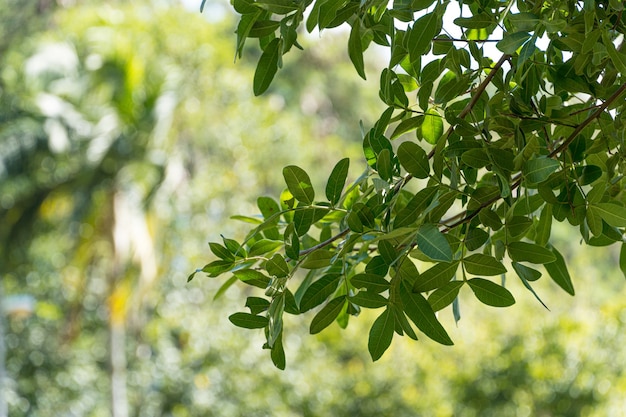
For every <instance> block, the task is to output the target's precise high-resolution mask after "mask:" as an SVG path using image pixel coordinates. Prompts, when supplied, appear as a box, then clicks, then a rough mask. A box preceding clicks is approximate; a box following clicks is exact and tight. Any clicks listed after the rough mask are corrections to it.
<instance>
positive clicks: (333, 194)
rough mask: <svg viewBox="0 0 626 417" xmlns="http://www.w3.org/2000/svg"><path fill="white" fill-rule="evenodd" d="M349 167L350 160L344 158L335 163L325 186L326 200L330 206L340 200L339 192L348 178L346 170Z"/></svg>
mask: <svg viewBox="0 0 626 417" xmlns="http://www.w3.org/2000/svg"><path fill="white" fill-rule="evenodd" d="M349 167H350V158H344V159H342V160H341V161H339V162H337V165H335V167H334V168H333V170H332V172H331V173H330V177H329V178H328V183H327V184H326V198H328V201H330V203H331V204H333V205H335V204H337V203H338V202H339V199H340V198H341V192H342V191H343V187H344V185H345V183H346V178H347V177H348V168H349Z"/></svg>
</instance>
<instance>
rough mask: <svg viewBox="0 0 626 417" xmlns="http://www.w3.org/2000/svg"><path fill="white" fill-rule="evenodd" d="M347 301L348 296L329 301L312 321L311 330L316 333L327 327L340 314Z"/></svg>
mask: <svg viewBox="0 0 626 417" xmlns="http://www.w3.org/2000/svg"><path fill="white" fill-rule="evenodd" d="M345 303H346V296H345V295H342V296H341V297H337V298H334V299H332V300H330V301H329V302H328V304H326V305H325V306H324V307H323V308H322V309H321V310H320V311H319V312H318V313H317V314H316V315H315V317H313V320H312V321H311V326H310V327H309V332H310V333H311V334H316V333H319V332H321V331H322V330H324V329H325V328H327V327H328V326H330V325H331V324H332V322H333V321H335V319H336V318H337V316H339V313H341V310H343V308H344V305H345Z"/></svg>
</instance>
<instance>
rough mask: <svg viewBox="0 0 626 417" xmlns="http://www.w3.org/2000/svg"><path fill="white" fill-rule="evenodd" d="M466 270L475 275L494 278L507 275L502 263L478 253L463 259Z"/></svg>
mask: <svg viewBox="0 0 626 417" xmlns="http://www.w3.org/2000/svg"><path fill="white" fill-rule="evenodd" d="M463 266H464V267H465V270H466V271H467V272H469V273H470V274H473V275H483V276H492V275H500V274H505V273H506V268H505V267H504V265H502V262H500V261H498V260H497V259H496V258H494V257H493V256H489V255H483V254H482V253H476V254H474V255H470V256H468V257H466V258H464V259H463Z"/></svg>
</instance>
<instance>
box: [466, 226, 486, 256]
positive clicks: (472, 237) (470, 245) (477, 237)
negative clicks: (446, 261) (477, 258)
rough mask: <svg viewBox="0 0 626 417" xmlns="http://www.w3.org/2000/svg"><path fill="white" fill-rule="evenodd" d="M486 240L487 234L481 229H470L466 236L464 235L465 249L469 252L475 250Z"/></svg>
mask: <svg viewBox="0 0 626 417" xmlns="http://www.w3.org/2000/svg"><path fill="white" fill-rule="evenodd" d="M487 239H489V233H487V232H485V231H484V230H483V229H479V228H476V229H471V230H470V231H469V232H467V235H465V247H466V248H467V250H469V251H473V250H476V249H478V248H480V247H481V246H482V245H484V244H485V242H487Z"/></svg>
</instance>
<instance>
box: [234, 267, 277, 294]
mask: <svg viewBox="0 0 626 417" xmlns="http://www.w3.org/2000/svg"><path fill="white" fill-rule="evenodd" d="M233 275H234V276H236V277H237V279H239V280H241V281H242V282H245V283H246V284H249V285H253V286H255V287H258V288H262V289H265V288H267V285H268V284H269V282H270V277H268V276H267V275H265V274H263V273H262V272H259V271H256V270H254V269H239V270H237V271H233Z"/></svg>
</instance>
